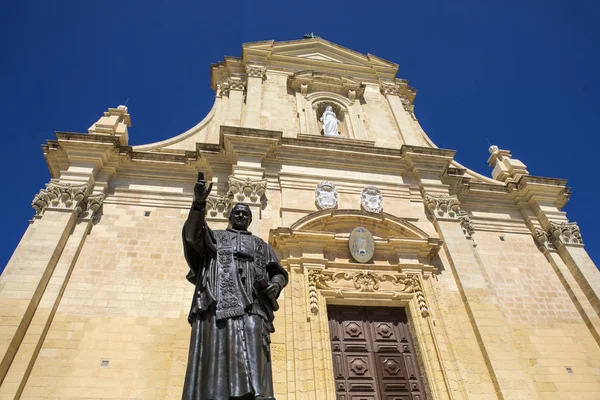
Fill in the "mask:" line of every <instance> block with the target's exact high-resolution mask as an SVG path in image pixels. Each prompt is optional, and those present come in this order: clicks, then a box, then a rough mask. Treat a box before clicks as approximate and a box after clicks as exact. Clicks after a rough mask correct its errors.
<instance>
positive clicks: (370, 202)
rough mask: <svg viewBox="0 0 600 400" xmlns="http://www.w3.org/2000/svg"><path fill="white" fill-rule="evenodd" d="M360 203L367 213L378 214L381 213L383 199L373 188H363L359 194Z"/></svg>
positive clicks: (377, 190) (375, 188)
mask: <svg viewBox="0 0 600 400" xmlns="http://www.w3.org/2000/svg"><path fill="white" fill-rule="evenodd" d="M360 203H361V205H362V207H363V209H364V210H365V211H367V212H371V213H375V214H379V213H381V212H382V211H383V197H381V192H380V191H379V189H377V187H375V186H365V187H364V189H363V190H362V192H361V193H360Z"/></svg>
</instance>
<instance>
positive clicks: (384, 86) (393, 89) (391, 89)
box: [379, 82, 402, 96]
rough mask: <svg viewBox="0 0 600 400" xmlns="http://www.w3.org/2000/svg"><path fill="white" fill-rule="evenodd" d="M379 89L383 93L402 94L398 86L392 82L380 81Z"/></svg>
mask: <svg viewBox="0 0 600 400" xmlns="http://www.w3.org/2000/svg"><path fill="white" fill-rule="evenodd" d="M379 90H381V93H382V94H383V95H391V96H400V95H401V94H402V89H401V88H400V86H399V85H397V84H395V83H393V82H380V83H379Z"/></svg>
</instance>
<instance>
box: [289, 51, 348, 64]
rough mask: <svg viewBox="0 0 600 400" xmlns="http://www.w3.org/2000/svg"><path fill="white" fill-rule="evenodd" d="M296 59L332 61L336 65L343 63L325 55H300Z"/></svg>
mask: <svg viewBox="0 0 600 400" xmlns="http://www.w3.org/2000/svg"><path fill="white" fill-rule="evenodd" d="M296 57H300V58H306V59H308V60H316V61H330V62H335V63H341V62H343V61H341V60H338V59H335V58H333V57H330V56H327V55H325V54H323V53H307V54H299V55H297V56H296Z"/></svg>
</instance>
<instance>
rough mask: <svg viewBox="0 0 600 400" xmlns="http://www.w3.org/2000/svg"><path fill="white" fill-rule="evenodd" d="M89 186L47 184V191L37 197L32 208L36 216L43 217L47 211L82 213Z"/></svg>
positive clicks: (43, 190)
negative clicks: (82, 204) (83, 201)
mask: <svg viewBox="0 0 600 400" xmlns="http://www.w3.org/2000/svg"><path fill="white" fill-rule="evenodd" d="M87 191H88V185H87V184H86V183H84V184H81V185H71V184H69V183H66V184H63V183H53V182H50V183H47V184H46V189H42V190H40V192H39V193H38V194H36V195H35V197H34V198H33V201H32V203H31V206H32V207H33V208H34V209H35V215H36V216H38V217H41V216H42V215H43V214H44V212H45V211H46V210H72V211H74V212H75V213H76V214H77V215H79V213H81V211H82V207H81V202H82V200H83V199H84V198H85V197H86V195H87Z"/></svg>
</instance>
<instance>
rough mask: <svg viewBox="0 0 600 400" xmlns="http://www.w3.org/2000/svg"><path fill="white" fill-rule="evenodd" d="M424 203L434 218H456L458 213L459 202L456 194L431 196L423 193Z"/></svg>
mask: <svg viewBox="0 0 600 400" xmlns="http://www.w3.org/2000/svg"><path fill="white" fill-rule="evenodd" d="M425 205H426V206H427V208H428V209H429V211H431V214H432V215H433V217H434V218H436V219H457V218H458V217H459V215H460V202H459V201H458V198H457V197H456V196H432V195H430V194H428V193H425ZM469 222H470V221H469Z"/></svg>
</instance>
